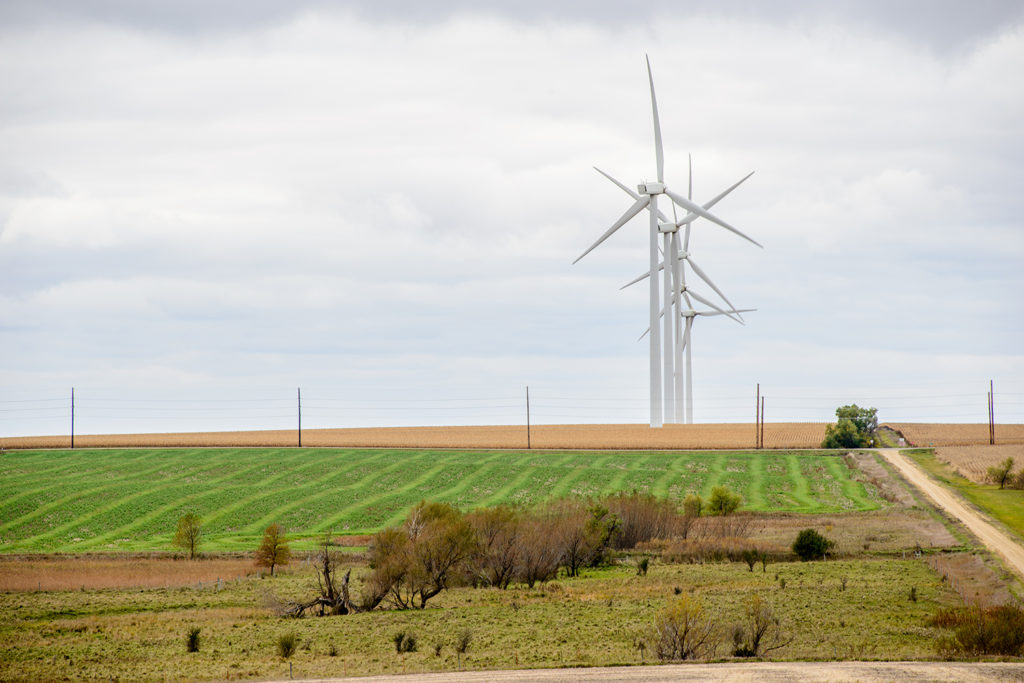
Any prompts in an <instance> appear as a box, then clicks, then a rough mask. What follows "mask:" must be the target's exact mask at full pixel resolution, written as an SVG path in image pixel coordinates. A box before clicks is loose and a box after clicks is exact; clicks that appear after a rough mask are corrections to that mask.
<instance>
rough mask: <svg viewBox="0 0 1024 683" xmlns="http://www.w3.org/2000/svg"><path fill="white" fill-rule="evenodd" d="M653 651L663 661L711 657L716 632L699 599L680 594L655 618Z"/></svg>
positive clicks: (714, 647)
mask: <svg viewBox="0 0 1024 683" xmlns="http://www.w3.org/2000/svg"><path fill="white" fill-rule="evenodd" d="M653 640H654V653H655V654H656V655H657V656H658V659H662V660H683V659H700V658H707V657H713V656H714V654H715V652H716V650H717V649H718V641H719V634H718V629H717V628H716V627H715V624H714V623H713V622H712V621H711V619H710V618H709V617H708V616H707V614H706V613H705V612H704V608H703V607H702V606H701V604H700V602H699V601H698V600H697V599H696V598H694V597H691V596H689V595H687V594H685V593H684V594H683V595H681V596H680V597H679V598H678V599H676V600H675V601H674V602H673V603H671V604H670V605H669V606H668V607H666V608H665V609H664V610H662V611H661V612H659V613H658V615H657V617H656V618H655V620H654V638H653Z"/></svg>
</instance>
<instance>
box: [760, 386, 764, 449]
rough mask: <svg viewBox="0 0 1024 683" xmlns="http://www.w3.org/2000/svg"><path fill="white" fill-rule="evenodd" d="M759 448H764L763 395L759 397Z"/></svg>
mask: <svg viewBox="0 0 1024 683" xmlns="http://www.w3.org/2000/svg"><path fill="white" fill-rule="evenodd" d="M760 438H761V448H764V396H762V397H761V435H760Z"/></svg>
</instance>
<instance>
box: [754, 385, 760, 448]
mask: <svg viewBox="0 0 1024 683" xmlns="http://www.w3.org/2000/svg"><path fill="white" fill-rule="evenodd" d="M760 447H761V383H760V382H758V383H757V395H756V396H755V397H754V448H760Z"/></svg>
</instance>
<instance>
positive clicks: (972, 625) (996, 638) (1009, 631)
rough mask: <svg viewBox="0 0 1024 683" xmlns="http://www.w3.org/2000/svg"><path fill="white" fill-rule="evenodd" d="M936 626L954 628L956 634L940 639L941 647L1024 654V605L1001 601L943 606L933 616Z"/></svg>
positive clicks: (966, 651) (955, 650) (978, 652)
mask: <svg viewBox="0 0 1024 683" xmlns="http://www.w3.org/2000/svg"><path fill="white" fill-rule="evenodd" d="M931 624H932V625H933V626H943V627H945V628H953V629H955V630H954V633H953V636H952V638H942V639H940V640H939V642H938V648H939V650H940V651H948V652H953V653H960V654H969V655H1004V656H1010V657H1018V656H1021V655H1024V608H1021V607H1019V606H1017V605H999V606H997V607H989V608H987V609H982V608H980V607H968V608H966V609H960V610H942V611H940V612H938V613H937V614H936V615H935V616H934V617H932V619H931Z"/></svg>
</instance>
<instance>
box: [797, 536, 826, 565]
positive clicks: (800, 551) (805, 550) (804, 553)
mask: <svg viewBox="0 0 1024 683" xmlns="http://www.w3.org/2000/svg"><path fill="white" fill-rule="evenodd" d="M834 547H835V543H834V542H832V541H830V540H829V539H827V538H825V537H824V536H822V535H821V534H819V533H818V532H817V531H815V530H814V529H804V530H803V531H801V532H800V533H799V534H797V536H796V540H795V541H793V552H794V553H796V555H797V557H799V558H800V559H801V560H803V561H805V562H806V561H807V560H818V559H825V553H827V552H828V551H829V550H831V549H832V548H834Z"/></svg>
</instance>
